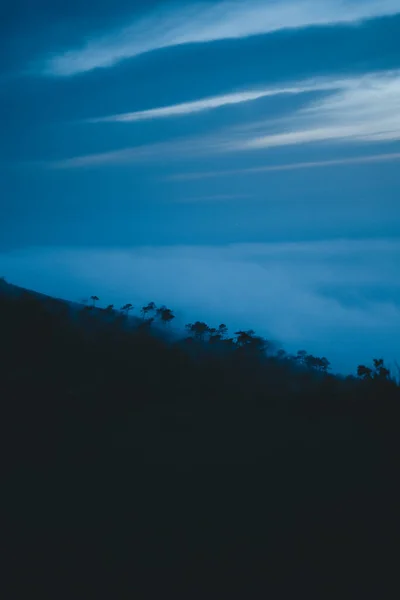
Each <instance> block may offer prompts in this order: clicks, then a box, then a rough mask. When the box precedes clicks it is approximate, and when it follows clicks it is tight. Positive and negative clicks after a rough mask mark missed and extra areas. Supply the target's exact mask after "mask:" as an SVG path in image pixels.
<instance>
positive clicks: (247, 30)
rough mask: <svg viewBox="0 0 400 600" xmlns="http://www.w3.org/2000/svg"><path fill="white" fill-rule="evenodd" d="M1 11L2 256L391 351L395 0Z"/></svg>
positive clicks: (14, 273) (47, 1)
mask: <svg viewBox="0 0 400 600" xmlns="http://www.w3.org/2000/svg"><path fill="white" fill-rule="evenodd" d="M7 4H8V6H5V7H1V8H0V13H1V14H0V39H1V43H2V51H1V53H0V275H4V276H5V277H6V279H7V280H8V281H10V282H12V283H15V284H18V285H23V286H26V287H29V288H32V289H35V290H37V291H41V292H44V293H48V294H52V295H57V296H59V297H63V298H66V299H69V300H75V301H76V300H79V299H82V298H87V297H89V296H91V295H92V294H96V295H97V296H99V297H100V300H101V303H104V304H108V303H111V302H115V303H116V304H118V303H119V302H121V303H126V302H132V303H133V304H134V305H135V306H140V305H141V303H147V302H149V301H155V302H156V303H159V304H162V303H165V304H167V305H168V306H170V307H171V308H173V309H174V310H175V312H176V314H177V321H176V322H177V323H178V325H179V324H183V323H185V322H188V321H193V320H194V319H197V318H198V319H201V320H206V321H207V322H209V324H210V325H218V324H219V323H220V322H226V323H227V324H228V325H230V327H231V331H235V330H236V329H237V328H253V329H254V330H256V332H257V333H258V334H259V335H263V336H265V337H267V338H268V339H273V340H276V341H277V342H279V343H280V344H282V345H283V346H284V347H285V348H286V349H288V350H289V351H291V352H293V351H295V350H297V349H303V348H305V349H307V350H308V351H310V352H312V353H314V354H319V355H325V356H327V357H328V358H329V359H330V360H331V362H332V365H333V368H334V370H336V371H340V372H354V370H355V368H356V366H357V364H359V363H360V362H364V363H366V362H371V360H372V358H373V357H380V356H382V357H385V358H386V359H387V361H388V362H389V363H390V364H394V361H395V360H396V359H397V360H398V361H399V362H400V0H279V2H278V1H277V0H247V1H246V2H244V1H237V0H201V1H199V2H197V1H196V0H191V1H190V2H189V1H187V0H185V1H182V0H177V1H170V0H162V1H161V0H145V1H141V0H137V1H135V0H130V1H128V0H112V1H111V0H86V1H85V2H80V1H78V0H69V1H68V2H67V1H66V0H35V2H32V1H31V0H14V1H13V2H12V3H7Z"/></svg>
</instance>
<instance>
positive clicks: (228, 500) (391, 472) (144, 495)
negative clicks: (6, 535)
mask: <svg viewBox="0 0 400 600" xmlns="http://www.w3.org/2000/svg"><path fill="white" fill-rule="evenodd" d="M91 300H92V304H91V305H90V306H89V305H87V306H82V305H72V304H68V303H66V302H62V301H59V300H54V299H52V298H48V297H45V296H41V295H38V294H33V293H29V292H26V291H23V290H19V289H18V288H15V287H14V286H10V285H9V284H6V283H5V282H3V283H2V286H1V289H0V334H1V338H0V339H1V346H0V347H1V350H0V364H1V406H2V415H1V417H2V418H1V422H2V424H3V434H2V438H3V442H5V448H6V455H7V467H8V473H9V478H10V479H9V484H8V485H6V489H7V490H11V491H13V490H16V491H15V493H14V495H11V496H10V498H11V497H12V498H13V499H12V501H11V500H10V503H11V504H10V507H11V506H12V510H13V511H17V508H16V507H18V506H21V498H25V499H26V498H29V503H28V505H26V504H24V507H25V508H24V511H23V512H22V513H21V511H19V512H18V511H17V513H16V515H17V516H16V517H15V519H14V521H13V520H11V521H10V522H12V523H14V525H13V527H14V529H13V530H12V535H10V539H11V540H12V541H13V540H16V541H15V544H17V543H18V544H19V542H18V540H19V539H23V540H24V542H23V543H24V544H26V543H27V541H26V540H27V539H28V538H27V537H26V536H27V535H28V534H27V533H26V531H28V530H29V531H30V530H32V531H37V533H36V534H35V535H37V536H39V535H40V539H42V540H43V539H47V538H46V537H45V536H46V535H48V536H51V532H53V531H55V532H56V533H55V534H54V535H56V536H57V540H58V539H61V538H62V536H63V535H67V532H68V535H71V536H72V535H75V536H76V535H77V536H78V537H77V539H79V544H78V543H77V545H76V546H74V548H75V549H74V551H73V552H75V553H76V556H79V557H81V558H80V559H79V560H81V561H83V562H82V564H85V573H86V574H87V573H89V572H90V568H89V565H90V558H89V557H92V560H93V572H92V574H93V575H92V576H93V577H96V576H97V575H95V573H97V571H96V569H97V567H95V566H94V565H95V564H96V565H97V563H96V562H95V559H94V557H95V556H98V554H97V553H98V552H99V549H98V548H99V547H100V546H99V545H98V543H97V542H96V541H95V540H97V537H96V536H97V534H95V533H94V532H95V531H96V532H98V531H99V527H100V526H99V525H98V524H97V525H95V516H94V515H98V518H99V519H100V518H101V531H102V532H103V535H104V536H105V537H104V540H105V541H104V548H103V546H101V547H102V548H103V550H102V551H104V553H105V556H107V557H108V558H107V561H108V563H107V564H109V565H110V564H114V563H113V562H112V561H113V560H114V559H115V560H116V563H115V564H116V565H118V567H117V566H116V567H115V569H116V571H115V573H119V571H118V569H120V568H122V567H121V565H125V564H126V565H127V572H129V573H130V572H131V570H132V569H133V567H132V563H131V562H130V561H131V560H132V561H133V560H135V561H137V560H138V561H139V563H137V562H135V563H134V564H135V565H137V564H139V565H141V566H139V567H137V569H138V571H140V572H141V569H150V566H149V565H152V564H154V561H157V564H158V563H159V562H160V563H161V564H163V565H166V566H165V569H169V568H170V566H171V565H172V563H173V562H174V561H175V563H176V564H179V565H182V564H183V562H184V561H185V560H186V558H185V557H186V550H185V551H184V549H185V548H186V547H187V543H189V542H187V541H184V540H185V539H186V538H185V535H186V532H187V530H188V527H189V525H188V523H190V524H191V525H190V526H191V527H194V523H197V519H200V518H201V519H202V521H201V523H202V525H200V521H199V527H198V529H196V531H197V533H196V534H194V533H192V534H191V535H190V536H189V538H190V544H191V545H192V546H193V544H195V541H194V540H200V541H199V542H198V543H199V544H200V545H199V550H198V552H199V553H200V555H201V556H205V555H206V554H207V553H210V552H215V555H216V556H217V555H218V556H219V555H221V556H222V555H223V556H225V555H226V553H228V554H229V553H231V552H233V551H234V549H235V548H236V549H237V548H241V549H243V548H247V551H246V552H245V555H243V554H241V559H240V560H241V566H242V567H243V566H244V565H247V567H248V568H249V569H250V568H252V566H253V565H254V564H256V562H257V561H260V560H267V558H266V556H267V554H268V553H269V554H268V556H269V558H268V561H269V562H268V564H270V565H271V564H272V563H271V561H272V560H274V561H275V562H276V564H275V566H274V567H271V568H272V573H276V574H277V573H278V570H279V566H280V567H281V568H282V569H283V568H284V569H285V572H286V570H287V567H288V561H289V560H290V559H289V554H290V552H292V553H294V552H295V548H296V547H297V546H296V543H299V544H300V541H298V542H296V540H300V539H302V540H303V541H302V542H301V544H302V545H301V547H300V546H299V552H298V554H293V557H292V558H293V564H294V565H296V567H295V568H298V569H299V571H300V570H302V568H304V563H302V560H303V557H304V556H305V555H307V556H311V554H310V553H314V554H312V555H313V556H314V557H315V558H316V557H317V556H318V557H319V556H320V549H319V546H318V542H317V540H320V539H321V535H326V536H327V538H326V540H327V541H326V542H324V544H325V545H324V548H325V549H326V548H328V547H329V548H330V547H331V546H332V544H333V545H334V543H333V541H332V540H337V539H338V536H339V537H340V535H343V536H345V539H346V543H345V544H343V547H342V546H341V552H342V554H343V553H345V552H347V553H348V554H349V557H350V556H351V559H350V558H349V559H348V560H349V561H351V564H352V568H355V563H354V560H355V559H354V558H353V557H354V556H356V557H357V559H358V560H359V559H360V556H361V555H362V553H363V551H364V549H365V552H367V548H369V547H370V546H368V544H367V543H366V542H365V539H364V538H362V535H363V533H362V532H363V531H364V529H363V528H364V527H366V522H367V521H365V522H364V521H363V525H362V526H361V524H360V525H359V526H355V523H358V522H359V521H357V519H360V514H361V513H362V511H367V512H368V511H369V512H368V514H369V515H371V512H370V511H371V510H373V511H378V514H379V518H380V519H381V521H382V522H380V523H381V525H382V523H383V522H385V523H386V521H385V519H389V521H390V524H391V526H392V527H393V523H394V521H393V519H394V516H393V515H394V512H393V511H392V509H391V507H392V506H393V507H397V506H398V503H397V501H398V496H397V495H396V491H395V490H396V489H397V483H396V482H397V475H395V473H396V472H397V471H396V468H397V467H396V465H397V466H398V459H399V457H400V447H399V435H398V427H399V422H400V421H399V417H400V387H399V385H398V383H397V382H396V380H395V378H394V376H393V375H392V374H391V373H390V371H389V369H388V368H387V367H386V366H385V364H384V361H383V360H382V359H375V360H373V361H372V363H371V366H365V365H361V366H360V367H359V368H358V372H357V375H354V376H349V377H341V376H335V375H332V374H331V373H330V365H329V361H328V360H327V359H326V358H325V357H315V356H312V355H310V354H308V353H307V352H306V351H303V350H302V351H299V352H298V353H297V354H296V355H295V356H290V355H288V354H287V353H286V352H285V351H284V350H282V349H280V348H277V347H276V346H275V345H274V344H272V343H271V342H268V341H267V340H264V339H262V338H261V337H259V336H257V335H256V334H255V332H254V331H251V330H250V331H237V332H236V333H235V334H234V335H232V336H230V335H229V331H228V328H227V326H226V325H225V324H221V325H219V326H218V327H211V326H208V325H207V324H206V323H203V322H200V321H196V322H195V323H193V324H188V325H187V327H186V330H187V336H186V337H184V338H182V339H173V340H171V335H168V324H169V323H171V322H172V320H173V319H174V314H173V312H172V310H171V309H169V308H167V307H165V306H162V307H159V308H157V307H156V306H155V304H154V303H153V302H150V303H149V304H148V305H146V306H144V307H143V308H141V309H138V314H139V315H140V316H138V317H134V316H132V313H133V306H132V305H131V304H126V305H124V306H123V307H122V309H121V310H117V309H115V308H114V306H113V305H109V306H107V307H106V308H100V307H98V303H99V302H100V300H99V299H98V298H97V296H92V297H91ZM157 323H160V325H162V327H159V328H157V327H155V325H156V324H157ZM164 325H165V328H164ZM244 464H245V465H246V469H245V470H244V471H241V470H240V465H244ZM156 465H158V467H159V468H160V466H163V469H164V473H167V471H166V469H169V470H168V477H164V475H161V474H160V471H155V466H156ZM222 465H223V467H222ZM229 466H231V467H232V466H233V467H234V472H233V474H232V477H231V478H229V477H228V473H229ZM195 467H196V469H197V470H196V475H195V476H194V475H193V477H192V476H191V473H192V469H194V468H195ZM171 469H173V470H171ZM213 469H215V476H214V477H213V476H212V473H213ZM250 474H251V476H250ZM239 481H240V483H239ZM39 489H41V490H42V491H43V494H42V496H41V498H42V499H41V501H40V503H39V502H38V503H37V504H35V500H34V499H35V498H36V497H37V496H36V495H37V493H38V492H37V490H39ZM56 490H59V491H58V492H56ZM206 490H208V491H206ZM378 493H383V494H384V496H383V497H382V501H380V500H379V498H378V496H377V494H378ZM57 494H59V496H57ZM48 498H52V503H53V504H54V503H56V505H57V506H58V508H57V509H55V508H53V509H51V508H49V504H48ZM57 498H58V500H57ZM78 498H79V499H80V500H79V502H78V500H77V499H78ZM211 498H212V501H211ZM350 499H351V501H350ZM18 503H19V504H18ZM76 503H78V504H76ZM82 503H83V504H84V505H85V506H86V503H87V506H88V509H87V512H85V511H83V509H82V505H83V504H82ZM78 506H79V510H78V508H77V507H78ZM218 506H219V507H220V510H218ZM350 506H353V507H354V512H353V511H352V510H350V508H349V507H350ZM27 507H28V508H27ZM74 507H75V508H74ZM89 507H90V508H89ZM12 510H11V508H10V509H9V514H10V515H11V514H12ZM393 510H395V508H393ZM396 510H397V509H396ZM57 511H58V512H57ZM71 511H72V512H71ZM74 511H75V512H74ZM82 511H83V512H82ZM360 511H361V513H360ZM56 513H57V514H58V515H62V517H61V516H60V517H57V519H58V520H57V519H56V517H55V516H54V515H55V514H56ZM29 515H30V516H29ZM69 515H70V516H69ZM104 515H108V516H107V518H106V520H104V518H105V517H104ZM193 515H197V516H196V518H194V516H193ZM207 515H208V516H207ZM213 515H214V516H213ZM216 515H218V516H216ZM328 515H329V516H328ZM96 518H97V517H96ZM368 518H369V521H368V523H371V517H368ZM10 519H11V517H10ZM229 519H233V520H232V521H229V523H230V524H228V520H229ZM92 522H93V525H92V526H90V527H92V529H90V531H91V533H90V534H88V536H89V538H88V539H89V541H88V542H87V543H86V545H85V544H84V543H83V541H82V540H83V539H84V535H83V533H82V532H83V531H86V530H87V528H88V527H89V525H88V523H89V524H90V523H92ZM107 523H108V524H109V525H110V527H111V524H112V527H113V529H112V530H111V529H107ZM250 523H253V524H252V525H250ZM381 525H380V526H379V527H380V528H377V529H376V531H379V532H380V533H379V535H382V531H386V530H385V529H384V528H383V525H382V527H381ZM386 525H388V523H386ZM369 526H370V525H368V527H369ZM18 527H20V528H21V531H24V533H23V535H22V533H21V535H22V538H21V537H20V538H18V535H17V534H16V533H15V532H16V531H17V530H18ZM252 527H253V528H254V535H253V533H250V532H251V531H253V529H252ZM16 528H17V529H16ZM26 528H28V529H26ZM29 528H30V529H29ZM35 528H36V529H35ZM70 531H72V532H74V531H75V534H72V533H71V534H70V533H69V532H70ZM161 531H162V532H163V533H162V534H161V533H160V532H161ZM46 532H47V533H46ZM116 532H119V533H118V534H117V533H116ZM205 532H208V533H207V534H206V533H205ZM267 532H268V533H267ZM321 532H324V533H321ZM340 532H342V533H340ZM350 532H352V533H350ZM196 535H197V536H200V537H196ZM206 535H207V536H210V537H209V540H210V545H207V544H206V541H205V537H201V536H206ZM379 535H378V533H377V534H376V536H375V538H374V545H375V544H376V545H377V546H376V547H378V546H379V547H381V546H380V544H381V543H386V544H387V543H388V542H387V540H386V538H385V540H384V542H382V539H378V538H379ZM151 536H153V537H151ZM252 536H253V537H252ZM329 536H331V537H329ZM360 536H361V537H360ZM377 536H378V537H377ZM361 538H362V539H363V542H362V543H361V542H360V539H361ZM62 539H64V538H62ZM68 539H70V538H68ZM71 539H72V537H71ZM132 539H135V540H136V542H137V544H139V546H140V553H139V554H138V555H137V557H136V558H135V559H133V558H132V555H131V554H130V552H131V544H132V541H131V540H132ZM165 539H168V540H170V541H169V542H168V544H169V545H168V548H167V546H165V552H163V551H162V548H163V546H162V543H161V542H162V540H165ZM48 540H49V541H46V544H47V546H46V548H47V549H48V552H47V554H46V557H47V558H46V561H48V560H51V556H50V555H51V554H52V552H50V550H49V548H54V540H53V541H52V542H51V541H50V537H49V538H48ZM137 540H140V541H137ZM149 540H153V542H151V541H149ZM201 540H203V541H201ZM250 540H251V541H250ZM261 540H262V542H261ZM266 540H268V543H267V542H266ZM329 540H330V541H329ZM10 543H11V542H10ZM43 543H44V542H43ZM68 543H71V544H72V542H68ZM153 543H154V545H152V544H153ZM196 543H197V542H196ZM338 543H339V542H337V541H336V542H335V544H338ZM160 544H161V545H160ZM246 544H247V546H246ZM272 546H273V547H274V548H275V550H274V551H273V552H272V549H271V548H272ZM374 547H375V546H374ZM10 548H11V546H10ZM34 548H35V552H34V556H35V557H36V556H37V555H38V551H37V546H36V545H35V546H34ZM206 548H207V549H206ZM306 548H308V551H307V553H306V550H305V549H306ZM9 551H10V552H11V550H9ZM71 552H72V551H71ZM265 553H267V554H265ZM282 553H283V554H282ZM288 553H289V554H288ZM196 556H197V558H196V559H195V562H196V561H198V560H199V558H198V555H196ZM272 556H273V557H274V559H272V558H271V557H272ZM115 557H117V558H115ZM138 557H139V558H138ZM146 557H147V558H146ZM279 557H281V558H279ZM231 558H232V557H231ZM32 560H33V559H32ZM77 560H78V559H77ZM96 560H97V559H96ZM335 560H336V559H335ZM140 561H142V562H140ZM182 561H183V562H182ZM175 563H174V564H175ZM196 564H198V563H196ZM332 564H335V568H336V567H337V562H336V563H332ZM168 565H169V566H168ZM302 565H303V566H302ZM247 567H246V568H247ZM46 568H47V563H46ZM138 571H135V573H137V572H138ZM148 572H150V571H148ZM277 577H278V575H277ZM118 578H119V575H117V574H116V579H117V580H119V579H118ZM67 579H69V575H68V577H67ZM146 585H147V586H149V585H151V577H150V580H149V579H148V578H147V579H146ZM113 591H115V590H113ZM89 595H91V594H89ZM113 595H114V596H115V593H114V594H113ZM20 597H22V596H20ZM117 597H119V596H118V594H117ZM321 597H326V595H325V594H323V595H322V596H321Z"/></svg>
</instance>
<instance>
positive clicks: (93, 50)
mask: <svg viewBox="0 0 400 600" xmlns="http://www.w3.org/2000/svg"><path fill="white" fill-rule="evenodd" d="M399 12H400V6H399V2H398V0H363V1H362V2H360V1H358V0H342V1H341V2H338V1H337V0H279V1H278V0H272V1H270V2H266V1H265V0H250V1H248V2H243V1H242V0H223V1H220V2H214V3H210V2H204V1H203V2H193V3H190V4H189V3H188V4H186V5H184V6H182V5H178V4H175V5H174V4H169V5H167V6H166V5H165V4H164V7H162V8H157V9H155V10H153V12H151V13H149V14H148V15H147V16H146V17H141V18H139V19H136V20H133V22H132V23H131V24H130V25H129V26H127V27H125V28H123V29H120V30H116V31H113V32H111V33H109V34H107V35H104V36H103V37H99V38H95V39H90V40H89V41H88V42H87V43H86V44H85V45H84V46H82V47H80V48H76V49H71V50H69V51H66V52H63V53H60V54H56V55H55V56H54V55H53V56H52V57H51V58H50V59H48V60H47V63H46V65H45V69H44V70H45V72H46V73H47V74H51V75H56V76H71V75H74V74H77V73H82V72H85V71H90V70H92V69H95V68H98V67H111V66H112V65H114V64H116V63H118V62H119V61H121V60H123V59H126V58H130V57H134V56H137V55H140V54H143V53H144V52H149V51H151V50H155V49H160V48H166V47H169V46H176V45H182V44H188V43H203V42H209V41H215V40H223V39H232V38H243V37H248V36H252V35H259V34H265V33H269V32H273V31H277V30H280V29H286V28H298V27H307V26H310V25H326V24H338V23H353V22H358V21H361V20H364V19H368V18H373V17H379V16H383V15H392V14H396V13H399Z"/></svg>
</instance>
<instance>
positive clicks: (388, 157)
mask: <svg viewBox="0 0 400 600" xmlns="http://www.w3.org/2000/svg"><path fill="white" fill-rule="evenodd" d="M397 160H400V152H398V153H392V154H377V155H373V156H353V157H351V158H338V159H332V160H320V161H310V162H301V163H288V164H285V165H266V166H264V167H250V168H248V169H232V170H226V171H207V172H201V171H199V172H198V173H178V174H176V175H170V176H169V177H167V178H166V180H168V181H190V180H192V179H193V180H194V179H208V178H212V177H231V176H232V175H251V174H254V173H269V172H274V171H295V170H298V169H315V168H324V167H336V166H346V165H357V164H369V163H381V162H391V161H397Z"/></svg>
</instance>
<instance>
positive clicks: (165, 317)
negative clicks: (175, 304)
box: [156, 306, 175, 325]
mask: <svg viewBox="0 0 400 600" xmlns="http://www.w3.org/2000/svg"><path fill="white" fill-rule="evenodd" d="M156 314H157V317H158V318H159V319H160V320H161V323H163V325H169V324H170V323H171V321H172V320H173V319H175V315H174V313H173V312H172V310H171V309H170V308H167V307H166V306H162V307H161V308H158V309H157V313H156Z"/></svg>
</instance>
